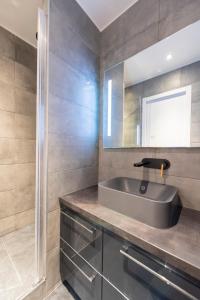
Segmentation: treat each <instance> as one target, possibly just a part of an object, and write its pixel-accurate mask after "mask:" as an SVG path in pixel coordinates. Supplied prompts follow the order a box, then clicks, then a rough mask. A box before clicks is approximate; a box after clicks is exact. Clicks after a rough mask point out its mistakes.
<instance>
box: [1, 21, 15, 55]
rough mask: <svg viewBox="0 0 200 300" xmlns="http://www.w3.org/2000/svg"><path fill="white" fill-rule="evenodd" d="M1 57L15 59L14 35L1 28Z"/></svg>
mask: <svg viewBox="0 0 200 300" xmlns="http://www.w3.org/2000/svg"><path fill="white" fill-rule="evenodd" d="M0 56H1V57H2V56H5V57H7V58H10V59H13V60H14V59H15V42H14V35H13V34H12V33H10V32H9V31H7V30H6V29H4V28H3V27H1V26H0Z"/></svg>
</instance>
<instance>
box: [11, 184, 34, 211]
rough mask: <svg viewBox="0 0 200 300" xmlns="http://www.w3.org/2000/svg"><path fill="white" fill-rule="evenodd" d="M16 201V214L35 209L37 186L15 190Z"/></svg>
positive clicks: (14, 205) (14, 203)
mask: <svg viewBox="0 0 200 300" xmlns="http://www.w3.org/2000/svg"><path fill="white" fill-rule="evenodd" d="M14 193H15V199H14V202H13V207H14V211H15V214H18V213H20V212H25V211H27V210H30V209H33V208H34V207H35V186H34V185H28V186H25V187H22V188H16V189H15V190H14Z"/></svg>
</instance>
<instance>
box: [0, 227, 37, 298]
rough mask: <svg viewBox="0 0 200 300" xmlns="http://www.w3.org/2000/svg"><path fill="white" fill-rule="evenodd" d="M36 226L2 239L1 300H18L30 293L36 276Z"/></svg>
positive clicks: (0, 266) (0, 254)
mask: <svg viewBox="0 0 200 300" xmlns="http://www.w3.org/2000/svg"><path fill="white" fill-rule="evenodd" d="M34 232H35V229H34V225H30V226H26V227H24V228H22V229H20V230H17V231H14V232H12V233H9V234H7V235H5V236H3V237H1V238H0V299H4V300H16V299H17V298H18V297H19V296H20V295H22V294H24V293H26V291H27V292H28V291H29V289H30V288H31V287H32V285H33V283H34V275H35V234H34Z"/></svg>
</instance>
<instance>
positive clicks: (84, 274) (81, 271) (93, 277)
mask: <svg viewBox="0 0 200 300" xmlns="http://www.w3.org/2000/svg"><path fill="white" fill-rule="evenodd" d="M60 251H61V252H62V254H63V255H64V256H65V257H66V258H67V259H68V260H69V261H70V262H71V263H72V264H73V265H74V266H75V267H76V268H77V270H79V272H80V273H81V274H82V275H83V276H84V277H85V278H86V279H87V280H88V281H89V282H90V283H92V282H93V281H94V279H95V278H96V274H95V275H92V276H88V275H87V274H86V273H85V272H84V271H83V270H82V269H81V268H80V267H79V266H78V265H77V264H76V263H75V262H74V261H73V260H72V259H71V258H70V257H69V256H68V255H67V254H66V253H65V251H64V250H63V249H62V248H60Z"/></svg>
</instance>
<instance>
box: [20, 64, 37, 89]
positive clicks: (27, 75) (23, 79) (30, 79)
mask: <svg viewBox="0 0 200 300" xmlns="http://www.w3.org/2000/svg"><path fill="white" fill-rule="evenodd" d="M15 85H16V86H18V87H22V88H26V89H28V90H30V91H32V92H35V91H36V74H35V73H34V72H33V71H32V70H30V69H29V68H27V67H25V66H23V65H21V64H19V63H15Z"/></svg>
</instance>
